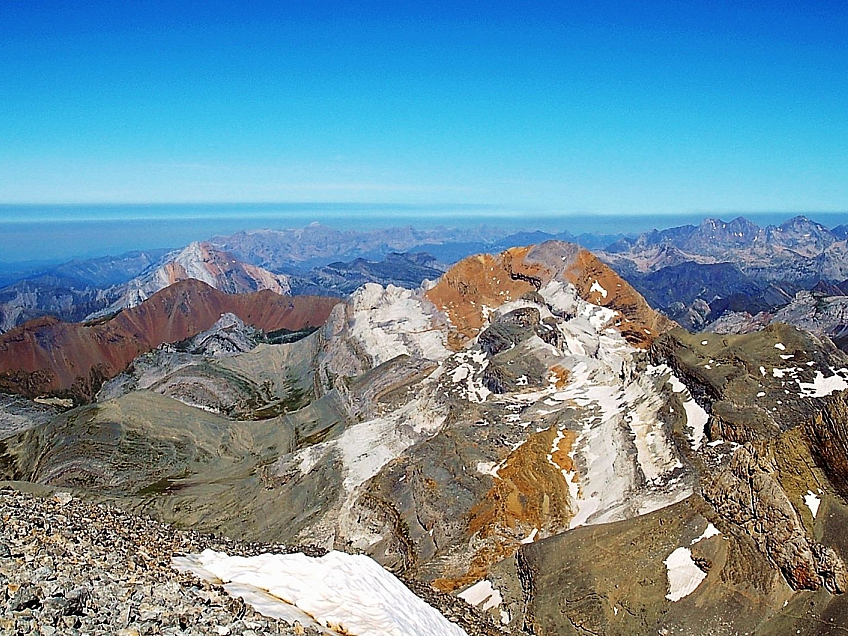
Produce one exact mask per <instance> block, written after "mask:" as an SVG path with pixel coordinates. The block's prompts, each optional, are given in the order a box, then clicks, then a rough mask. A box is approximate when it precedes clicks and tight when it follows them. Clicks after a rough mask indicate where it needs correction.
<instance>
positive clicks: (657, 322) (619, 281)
mask: <svg viewBox="0 0 848 636" xmlns="http://www.w3.org/2000/svg"><path fill="white" fill-rule="evenodd" d="M564 274H565V279H566V280H568V282H570V283H572V284H573V285H574V286H575V287H576V288H577V293H578V294H580V296H581V297H582V298H585V299H586V300H588V301H589V302H590V303H593V304H595V305H601V306H602V307H609V308H610V309H615V310H616V311H617V312H618V314H619V316H620V318H619V319H616V321H615V326H616V328H617V329H618V330H619V331H620V332H621V334H622V335H623V336H624V337H625V339H627V341H628V342H629V343H630V344H632V345H634V346H636V347H643V348H647V347H649V346H650V345H651V343H652V342H653V341H654V338H656V337H657V336H658V335H659V334H661V333H664V332H666V331H668V330H669V329H671V328H672V327H674V326H675V324H674V322H672V321H671V320H669V319H668V318H666V317H665V316H663V315H662V314H660V313H658V312H656V311H654V310H653V309H652V308H651V306H650V305H648V303H647V301H646V300H645V299H644V298H643V297H642V295H641V294H640V293H639V292H637V291H636V290H635V289H633V288H632V287H631V286H630V284H629V283H628V282H627V281H625V280H624V279H623V278H621V276H619V275H618V274H617V273H616V272H615V271H613V270H612V269H611V268H610V267H609V266H607V265H606V264H604V263H603V262H601V261H600V260H599V259H598V258H597V257H596V256H595V255H594V254H592V253H591V252H587V251H586V250H580V252H579V253H578V254H577V255H576V258H575V259H574V262H573V264H572V266H571V267H569V268H568V269H567V270H566V271H565V272H564Z"/></svg>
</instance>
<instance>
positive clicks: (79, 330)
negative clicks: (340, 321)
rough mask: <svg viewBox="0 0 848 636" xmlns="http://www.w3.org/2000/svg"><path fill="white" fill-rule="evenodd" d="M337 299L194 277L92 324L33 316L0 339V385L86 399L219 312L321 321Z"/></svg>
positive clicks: (267, 322)
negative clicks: (250, 290) (228, 286)
mask: <svg viewBox="0 0 848 636" xmlns="http://www.w3.org/2000/svg"><path fill="white" fill-rule="evenodd" d="M338 302H339V299H337V298H324V297H314V296H295V297H289V296H280V295H279V294H275V293H274V292H271V291H267V290H266V291H262V292H258V293H254V294H244V295H231V294H225V293H223V292H220V291H218V290H216V289H213V288H212V287H209V286H208V285H206V284H205V283H202V282H200V281H197V280H186V281H182V282H179V283H176V284H174V285H172V286H170V287H167V288H166V289H164V290H162V291H161V292H159V293H157V294H155V295H153V296H152V297H151V298H149V299H148V300H147V301H145V302H143V303H142V304H140V305H138V306H137V307H133V308H132V309H127V310H125V311H122V312H121V313H119V314H117V315H116V316H114V317H113V318H111V319H109V320H105V321H101V322H96V323H63V322H59V321H57V320H55V319H38V320H35V321H32V322H29V323H27V324H24V325H22V326H20V327H18V328H17V329H14V330H12V331H10V332H8V333H6V334H4V335H3V336H2V337H0V388H1V389H3V390H5V391H10V392H13V393H20V394H22V395H26V396H29V397H35V396H38V395H41V394H44V393H57V392H63V393H70V394H73V395H74V396H75V397H77V398H79V399H83V400H89V399H91V398H92V397H93V395H94V393H96V391H97V389H98V388H99V386H100V384H101V383H102V381H103V380H104V379H108V378H111V377H114V376H115V375H117V374H118V373H119V372H120V371H122V370H123V369H124V368H126V366H127V365H128V364H129V363H130V362H131V361H132V360H133V359H134V358H135V357H136V356H138V355H139V354H141V353H143V352H145V351H149V350H151V349H154V348H155V347H158V346H159V345H161V344H163V343H166V342H178V341H180V340H184V339H185V338H189V337H191V336H193V335H195V334H197V333H200V332H201V331H204V330H206V329H209V328H210V327H211V326H212V325H213V324H215V321H217V320H218V318H220V317H221V315H222V314H224V313H233V314H235V315H237V316H238V317H239V318H241V319H242V320H243V321H244V322H245V323H247V324H250V325H253V326H254V327H258V328H260V329H263V330H265V331H273V330H276V329H289V330H292V331H294V330H299V329H304V328H307V327H318V326H320V325H321V324H323V323H324V321H325V320H326V319H327V316H329V314H330V310H331V309H332V308H333V307H334V306H335V305H336V304H337V303H338Z"/></svg>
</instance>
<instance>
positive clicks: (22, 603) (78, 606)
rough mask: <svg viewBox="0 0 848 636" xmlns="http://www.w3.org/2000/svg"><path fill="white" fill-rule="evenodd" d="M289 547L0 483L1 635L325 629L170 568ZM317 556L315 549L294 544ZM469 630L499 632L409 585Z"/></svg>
mask: <svg viewBox="0 0 848 636" xmlns="http://www.w3.org/2000/svg"><path fill="white" fill-rule="evenodd" d="M206 548H211V549H213V550H218V551H223V552H227V553H229V554H240V555H246V556H248V555H253V554H258V553H261V552H268V551H276V552H291V551H294V550H292V549H287V548H285V547H284V546H279V545H275V546H270V545H263V544H257V543H243V542H237V541H232V540H230V539H226V538H220V537H213V536H209V535H203V534H199V533H195V532H187V531H182V530H176V529H174V528H172V527H170V526H168V525H166V524H163V523H159V522H157V521H153V520H152V519H149V518H146V517H139V516H132V515H128V514H125V513H123V512H121V511H119V510H117V509H114V508H109V507H106V506H103V505H95V504H91V503H87V502H84V501H81V500H79V499H75V498H73V497H71V495H69V494H68V493H64V492H59V493H55V494H52V495H49V496H46V497H40V496H36V495H32V494H27V493H23V492H19V491H17V490H14V489H13V488H11V487H9V486H5V487H3V488H2V489H0V633H2V634H43V635H46V636H49V635H51V634H63V635H68V636H74V635H80V636H81V635H83V634H89V635H92V636H93V635H95V634H118V635H120V636H139V635H142V634H185V635H190V634H219V635H222V636H227V635H231V636H254V635H257V634H301V635H309V634H324V633H326V634H334V633H336V632H332V631H327V632H325V631H319V630H317V629H315V628H314V627H308V626H306V627H304V626H302V625H300V624H297V623H295V624H294V625H288V624H287V623H285V622H284V621H280V620H275V619H271V618H267V617H265V616H261V615H260V614H258V613H256V612H255V611H254V610H253V609H252V608H251V607H249V606H247V605H246V604H245V603H244V602H243V601H242V600H241V599H237V598H232V597H230V596H229V595H228V594H227V593H226V592H225V591H224V589H223V588H222V587H221V586H218V585H210V584H208V583H205V582H203V581H200V580H199V579H197V578H195V577H194V576H191V575H188V574H181V573H179V572H177V571H176V570H174V569H173V568H172V565H171V558H172V557H173V556H174V555H183V554H188V553H197V552H200V551H202V550H204V549H206ZM297 551H306V552H307V553H309V554H312V555H320V554H321V553H322V551H321V550H320V549H317V548H313V549H309V548H307V549H305V550H304V549H302V548H300V549H298V550H297ZM413 591H415V592H416V593H417V594H418V595H419V596H422V598H424V600H426V601H427V602H428V603H430V605H432V606H434V607H436V608H437V609H439V610H440V611H441V612H442V613H443V614H444V615H445V616H447V617H448V618H449V619H450V620H453V621H455V622H457V623H459V624H460V625H461V626H462V627H463V628H464V629H465V631H466V632H467V633H468V634H469V635H470V636H489V635H492V634H497V633H503V632H500V631H499V630H498V629H497V628H495V627H494V626H493V625H492V624H491V623H489V622H488V620H487V618H486V617H484V616H483V615H481V614H479V613H478V612H476V610H474V609H473V608H472V607H470V606H469V605H467V604H466V603H465V602H464V601H462V600H459V599H455V598H453V597H450V596H448V595H444V594H440V593H438V592H435V591H432V590H429V589H428V588H426V587H423V586H420V587H418V589H415V590H413Z"/></svg>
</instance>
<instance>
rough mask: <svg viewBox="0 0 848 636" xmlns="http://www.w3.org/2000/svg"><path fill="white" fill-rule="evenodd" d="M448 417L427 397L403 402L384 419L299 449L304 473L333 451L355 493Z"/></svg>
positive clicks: (350, 490) (436, 428)
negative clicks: (435, 407) (403, 403)
mask: <svg viewBox="0 0 848 636" xmlns="http://www.w3.org/2000/svg"><path fill="white" fill-rule="evenodd" d="M444 420H445V416H444V415H443V414H441V413H440V412H439V411H438V410H436V409H434V408H432V406H431V405H430V403H428V402H427V401H426V400H425V399H424V398H418V399H415V400H412V401H411V402H408V403H407V404H405V405H403V406H402V407H401V408H399V409H398V410H397V411H394V412H393V413H392V414H391V415H389V416H388V417H384V418H375V419H373V420H368V421H366V422H361V423H359V424H355V425H353V426H349V427H348V428H346V429H345V431H344V432H343V433H342V434H341V436H340V437H338V438H336V439H332V440H329V441H326V442H321V443H319V444H314V445H313V446H308V447H306V448H304V449H302V450H300V451H298V452H297V453H296V454H295V456H294V458H295V460H299V468H300V472H301V473H302V474H304V475H305V474H307V473H308V472H310V471H311V470H312V469H313V468H314V467H315V466H316V465H319V464H321V463H322V462H323V461H325V458H326V457H328V456H329V455H330V454H335V455H337V456H340V457H341V459H342V471H343V473H344V487H345V490H346V491H347V492H348V493H352V492H353V491H354V490H355V489H356V488H357V487H358V486H359V485H361V484H363V483H365V482H366V481H368V480H369V479H371V477H373V476H374V475H376V474H377V473H378V472H380V469H381V468H382V467H383V466H385V465H386V464H388V463H389V462H390V461H392V460H393V459H394V458H396V457H399V456H400V454H401V453H402V452H403V451H404V450H406V449H407V448H409V447H410V446H412V445H413V444H414V443H416V442H417V441H419V440H421V439H423V438H425V437H428V436H430V435H432V434H433V433H435V432H436V431H437V430H438V429H439V428H440V427H441V426H442V424H443V423H444Z"/></svg>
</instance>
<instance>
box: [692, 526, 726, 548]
mask: <svg viewBox="0 0 848 636" xmlns="http://www.w3.org/2000/svg"><path fill="white" fill-rule="evenodd" d="M720 534H721V532H719V529H718V528H716V527H715V526H714V525H713V524H712V523H708V524H707V527H706V529H705V530H704V531H703V532H702V533H701V536H700V537H698V538H697V539H693V541H692V543H690V544H689V545H695V544H696V543H698V541H703V540H704V539H709V538H710V537H715V536H717V535H720Z"/></svg>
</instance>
